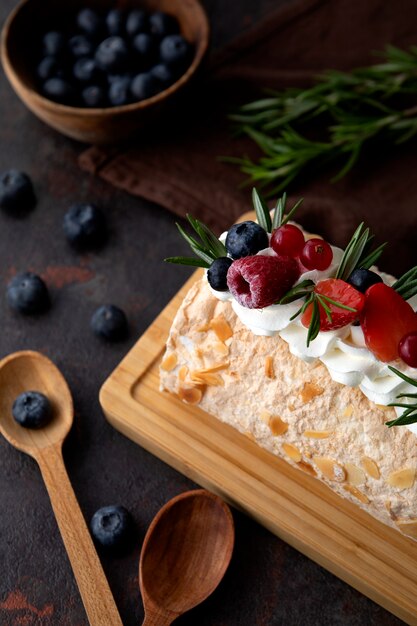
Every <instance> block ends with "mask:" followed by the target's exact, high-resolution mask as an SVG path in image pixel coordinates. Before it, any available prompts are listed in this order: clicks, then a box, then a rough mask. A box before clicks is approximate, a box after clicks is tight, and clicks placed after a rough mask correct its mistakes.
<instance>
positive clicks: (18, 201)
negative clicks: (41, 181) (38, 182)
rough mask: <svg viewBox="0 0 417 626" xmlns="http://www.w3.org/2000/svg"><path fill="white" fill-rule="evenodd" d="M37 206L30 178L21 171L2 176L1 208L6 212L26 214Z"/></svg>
mask: <svg viewBox="0 0 417 626" xmlns="http://www.w3.org/2000/svg"><path fill="white" fill-rule="evenodd" d="M35 204H36V196H35V192H34V190H33V185H32V181H31V180H30V178H29V176H28V175H27V174H25V173H24V172H19V170H7V171H6V172H2V173H1V174H0V207H1V208H2V209H5V210H6V211H11V212H16V213H24V212H26V211H29V210H30V209H32V208H33V207H34V205H35Z"/></svg>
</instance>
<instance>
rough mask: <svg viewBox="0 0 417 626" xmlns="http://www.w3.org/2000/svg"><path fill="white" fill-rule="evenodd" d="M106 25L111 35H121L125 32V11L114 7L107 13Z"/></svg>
mask: <svg viewBox="0 0 417 626" xmlns="http://www.w3.org/2000/svg"><path fill="white" fill-rule="evenodd" d="M106 26H107V30H108V33H109V35H112V36H115V35H118V36H119V37H121V36H122V35H123V34H124V32H125V26H126V20H125V15H124V13H123V11H121V10H120V9H112V10H111V11H109V12H108V13H107V15H106Z"/></svg>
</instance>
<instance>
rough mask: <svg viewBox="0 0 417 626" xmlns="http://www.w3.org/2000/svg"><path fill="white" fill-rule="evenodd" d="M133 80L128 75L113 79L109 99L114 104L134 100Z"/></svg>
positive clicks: (121, 104)
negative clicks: (131, 89) (132, 93)
mask: <svg viewBox="0 0 417 626" xmlns="http://www.w3.org/2000/svg"><path fill="white" fill-rule="evenodd" d="M131 82H132V81H131V79H130V78H129V77H128V76H116V77H114V78H113V79H112V80H111V84H110V87H109V93H108V99H109V102H110V104H111V105H112V106H115V107H118V106H123V105H125V104H129V102H131V101H132V95H131V91H130V85H131Z"/></svg>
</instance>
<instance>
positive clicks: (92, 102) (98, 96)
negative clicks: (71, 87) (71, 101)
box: [81, 85, 107, 109]
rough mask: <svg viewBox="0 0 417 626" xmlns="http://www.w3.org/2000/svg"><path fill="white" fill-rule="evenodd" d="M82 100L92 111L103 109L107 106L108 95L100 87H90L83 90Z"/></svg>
mask: <svg viewBox="0 0 417 626" xmlns="http://www.w3.org/2000/svg"><path fill="white" fill-rule="evenodd" d="M81 98H82V101H83V103H84V104H85V106H86V107H89V108H92V109H97V108H99V109H102V108H103V107H105V106H106V105H107V100H106V94H105V92H104V89H103V87H100V86H99V85H89V86H88V87H86V88H85V89H83V90H82V92H81Z"/></svg>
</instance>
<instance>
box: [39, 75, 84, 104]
mask: <svg viewBox="0 0 417 626" xmlns="http://www.w3.org/2000/svg"><path fill="white" fill-rule="evenodd" d="M42 91H43V93H44V95H45V96H46V97H47V98H49V100H53V101H54V102H58V103H59V104H66V105H72V104H74V102H75V101H76V93H75V90H74V88H73V86H72V85H71V84H70V83H69V82H68V81H66V80H64V79H63V78H49V79H48V80H47V81H46V82H45V83H44V85H43V88H42Z"/></svg>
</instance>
